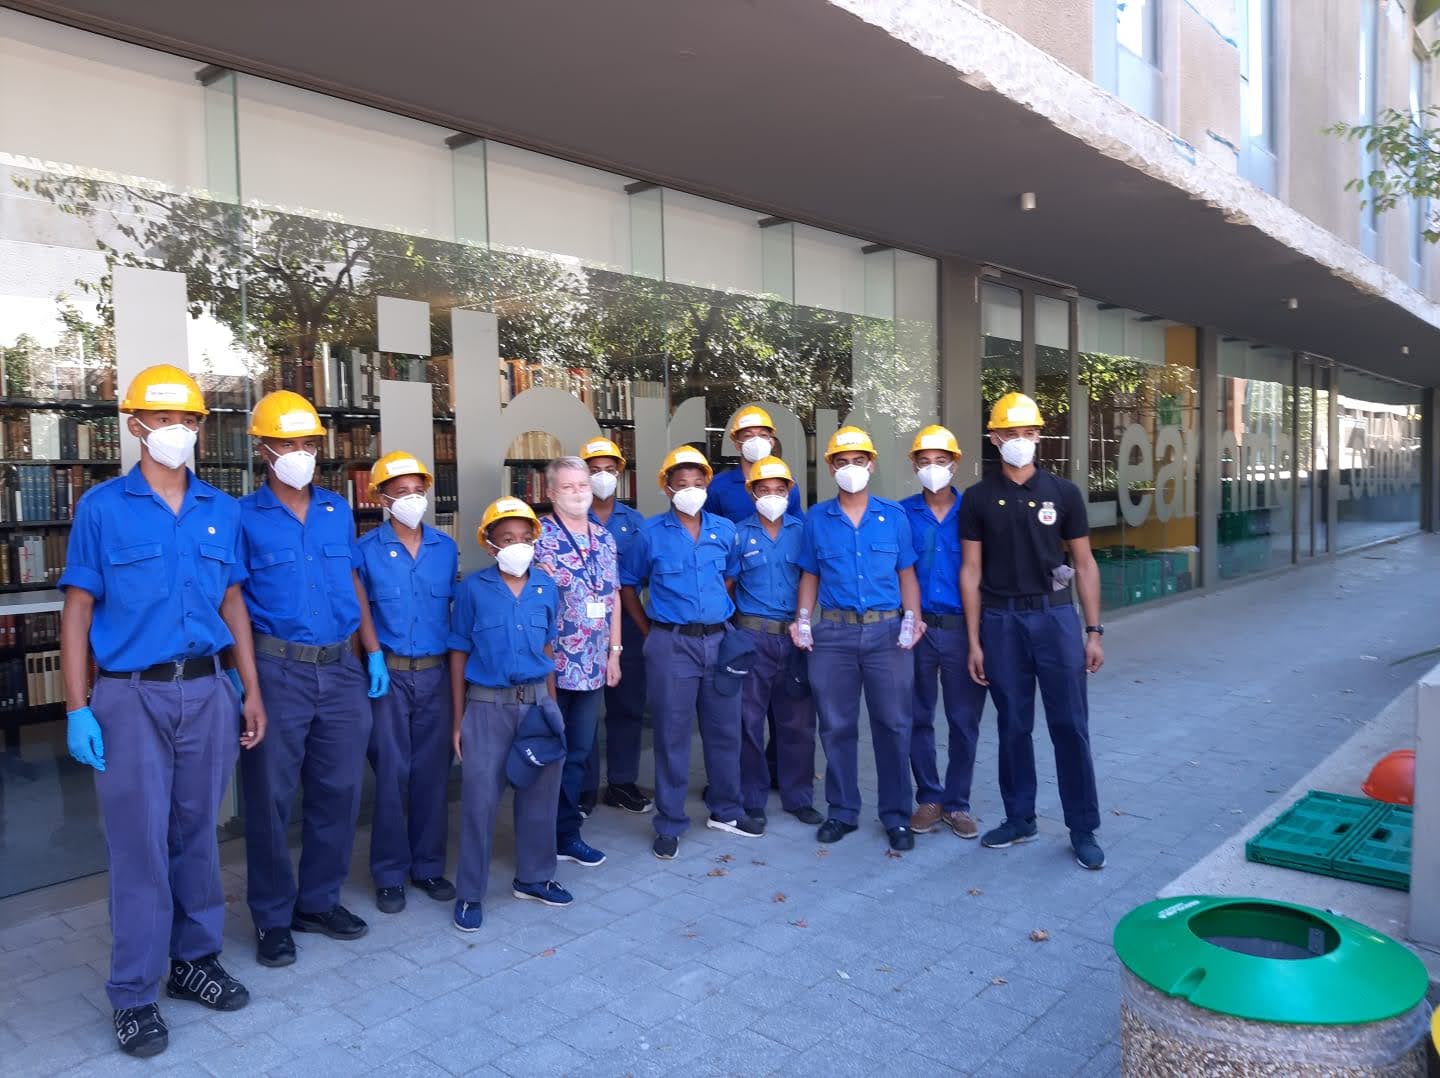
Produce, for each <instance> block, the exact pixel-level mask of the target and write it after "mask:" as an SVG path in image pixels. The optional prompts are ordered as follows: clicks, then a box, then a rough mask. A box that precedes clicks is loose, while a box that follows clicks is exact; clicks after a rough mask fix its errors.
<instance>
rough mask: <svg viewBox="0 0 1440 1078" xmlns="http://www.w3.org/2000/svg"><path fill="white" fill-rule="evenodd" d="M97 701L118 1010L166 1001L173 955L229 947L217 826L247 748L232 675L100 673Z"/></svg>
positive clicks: (93, 700)
mask: <svg viewBox="0 0 1440 1078" xmlns="http://www.w3.org/2000/svg"><path fill="white" fill-rule="evenodd" d="M90 708H91V710H93V711H94V712H95V718H96V720H97V721H98V722H99V723H100V730H101V734H102V736H103V737H104V740H105V770H104V771H97V772H95V793H96V798H97V800H98V802H99V805H100V816H101V819H102V820H103V821H104V824H105V845H106V849H107V851H108V854H109V868H110V934H111V939H112V942H111V945H110V979H109V980H108V981H107V982H106V983H105V993H106V995H108V996H109V997H110V1005H111V1006H112V1007H114V1008H116V1009H119V1008H122V1007H139V1006H141V1005H143V1004H146V1003H153V1002H155V999H156V996H157V994H158V992H159V988H160V979H161V978H162V977H164V976H165V973H166V970H167V967H168V963H169V959H170V958H172V957H174V958H182V959H186V960H189V959H195V958H203V957H204V956H205V955H209V954H215V953H217V952H218V951H219V950H220V949H221V943H222V932H223V929H224V924H225V891H224V889H223V887H222V886H221V883H220V850H219V846H218V845H217V839H216V834H215V828H216V826H217V824H218V823H219V814H220V801H221V799H222V798H223V797H224V796H225V787H226V786H227V785H228V783H229V781H230V775H231V773H232V772H233V771H234V769H235V754H236V753H237V752H239V750H240V703H239V701H238V700H237V699H236V698H235V691H234V690H233V689H232V688H231V687H230V682H229V680H228V679H226V678H225V677H223V676H218V677H217V676H211V677H202V678H193V679H191V680H189V681H141V680H140V679H139V678H138V677H136V676H133V675H132V676H131V677H130V678H129V679H128V680H121V679H119V678H104V677H102V678H97V679H96V681H95V690H94V692H93V693H92V694H91V697H90ZM252 751H255V750H252ZM247 755H248V754H247Z"/></svg>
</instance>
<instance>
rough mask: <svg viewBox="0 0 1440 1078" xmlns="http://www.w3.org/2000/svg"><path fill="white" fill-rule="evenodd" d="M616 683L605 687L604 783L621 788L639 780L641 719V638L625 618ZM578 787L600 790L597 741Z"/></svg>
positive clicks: (642, 664) (642, 707)
mask: <svg viewBox="0 0 1440 1078" xmlns="http://www.w3.org/2000/svg"><path fill="white" fill-rule="evenodd" d="M620 643H622V644H624V645H625V650H624V651H622V652H621V653H620V684H619V685H616V686H615V687H614V688H613V689H612V688H610V687H609V686H607V687H606V688H605V781H606V782H607V783H609V784H610V785H612V786H624V785H625V784H627V783H633V782H638V781H639V780H640V731H641V729H642V727H643V725H644V719H645V677H646V675H645V638H644V637H643V636H641V635H640V629H639V627H638V626H637V625H636V624H635V623H634V622H633V621H631V620H630V618H629V617H628V616H627V615H622V616H621V618H620ZM581 787H582V789H583V790H584V792H586V793H596V792H597V791H598V790H599V789H600V738H599V736H598V735H597V736H596V737H595V739H594V745H593V746H592V748H591V751H590V758H589V760H587V761H586V764H585V778H584V781H583V782H582V783H581Z"/></svg>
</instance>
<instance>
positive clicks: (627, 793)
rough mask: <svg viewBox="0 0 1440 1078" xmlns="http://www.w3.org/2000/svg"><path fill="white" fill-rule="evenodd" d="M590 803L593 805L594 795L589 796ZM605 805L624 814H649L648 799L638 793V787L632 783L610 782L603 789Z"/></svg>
mask: <svg viewBox="0 0 1440 1078" xmlns="http://www.w3.org/2000/svg"><path fill="white" fill-rule="evenodd" d="M590 803H591V804H592V805H593V804H594V803H595V795H594V794H591V795H590ZM605 804H607V805H609V806H610V807H611V808H617V809H624V810H625V811H626V812H649V811H650V799H649V798H648V797H646V796H645V795H644V794H643V793H641V791H640V787H638V786H636V785H635V784H634V783H633V782H621V783H614V782H612V783H611V784H610V785H609V786H607V787H605Z"/></svg>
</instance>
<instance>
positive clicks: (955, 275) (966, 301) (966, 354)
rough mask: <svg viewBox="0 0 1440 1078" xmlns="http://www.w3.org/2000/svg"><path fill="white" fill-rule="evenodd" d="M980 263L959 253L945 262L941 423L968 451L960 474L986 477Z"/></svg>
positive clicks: (961, 480) (961, 481)
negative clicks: (982, 451) (982, 447)
mask: <svg viewBox="0 0 1440 1078" xmlns="http://www.w3.org/2000/svg"><path fill="white" fill-rule="evenodd" d="M979 270H980V268H979V267H978V266H976V265H975V264H974V263H971V262H964V261H961V260H960V259H957V258H946V259H942V260H941V261H940V422H941V423H943V424H945V426H947V427H949V428H950V429H951V430H952V431H953V432H954V433H955V437H956V439H957V440H958V441H959V442H960V448H961V449H963V450H964V451H965V456H964V459H962V460H961V462H960V467H959V469H958V472H957V475H956V479H957V484H958V485H959V486H960V487H962V488H963V487H967V486H969V485H970V484H971V483H973V482H974V481H975V480H976V479H978V478H980V439H981V438H982V437H983V436H984V431H985V417H984V415H983V414H982V413H983V411H984V402H983V401H982V400H981V397H980V272H979Z"/></svg>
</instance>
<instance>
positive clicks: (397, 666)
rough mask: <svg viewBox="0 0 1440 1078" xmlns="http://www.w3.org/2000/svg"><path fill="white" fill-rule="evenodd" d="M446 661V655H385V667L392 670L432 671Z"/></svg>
mask: <svg viewBox="0 0 1440 1078" xmlns="http://www.w3.org/2000/svg"><path fill="white" fill-rule="evenodd" d="M444 661H445V656H444V655H419V656H415V657H413V658H412V657H411V656H409V655H396V654H395V653H394V652H393V651H387V652H386V653H385V665H386V666H388V667H389V668H390V669H391V670H410V671H415V670H432V669H434V668H435V667H437V666H439V665H440V664H441V663H443V662H444Z"/></svg>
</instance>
